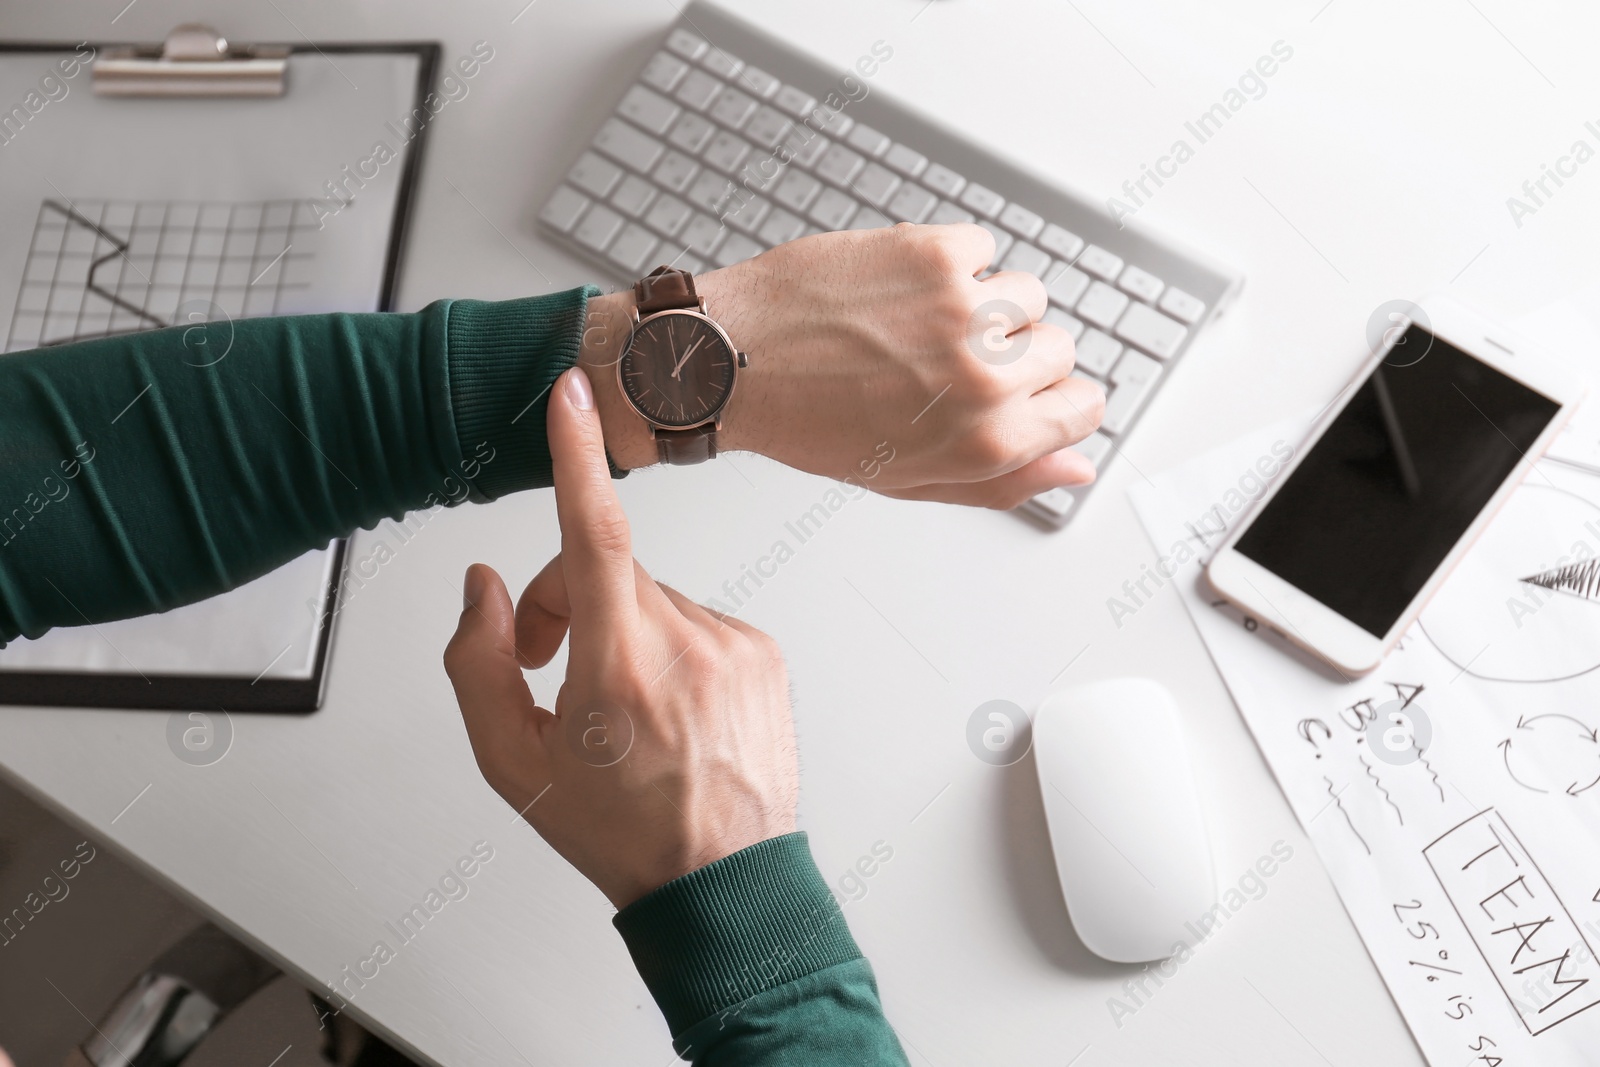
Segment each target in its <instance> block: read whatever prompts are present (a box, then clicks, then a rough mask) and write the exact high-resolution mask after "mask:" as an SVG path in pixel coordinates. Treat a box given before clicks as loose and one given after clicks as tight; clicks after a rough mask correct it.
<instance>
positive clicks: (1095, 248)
mask: <svg viewBox="0 0 1600 1067" xmlns="http://www.w3.org/2000/svg"><path fill="white" fill-rule="evenodd" d="M1077 265H1078V266H1079V267H1082V268H1083V269H1084V270H1086V271H1088V272H1089V273H1090V274H1093V275H1094V276H1095V277H1097V278H1104V279H1105V280H1106V281H1108V282H1109V281H1114V280H1115V279H1116V277H1117V275H1119V274H1121V273H1122V257H1121V256H1117V255H1113V254H1112V253H1110V252H1107V251H1106V250H1105V249H1103V248H1101V247H1100V246H1099V245H1090V246H1089V247H1088V248H1085V249H1084V250H1083V254H1082V255H1080V256H1079V257H1078V263H1077Z"/></svg>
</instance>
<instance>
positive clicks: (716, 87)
mask: <svg viewBox="0 0 1600 1067" xmlns="http://www.w3.org/2000/svg"><path fill="white" fill-rule="evenodd" d="M721 91H722V83H721V82H719V81H717V79H715V78H713V77H712V76H711V75H709V74H707V73H706V72H705V71H703V70H691V71H690V72H689V76H688V77H686V78H684V79H683V84H682V85H680V86H678V91H677V93H676V94H675V95H676V97H677V99H678V100H679V101H680V102H681V103H684V104H687V105H689V106H690V107H692V108H694V109H695V110H696V111H704V110H705V109H706V105H707V104H709V103H711V101H712V100H713V99H715V98H716V95H717V93H719V92H721Z"/></svg>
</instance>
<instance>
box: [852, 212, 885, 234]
mask: <svg viewBox="0 0 1600 1067" xmlns="http://www.w3.org/2000/svg"><path fill="white" fill-rule="evenodd" d="M893 225H894V222H893V220H891V219H890V218H889V217H888V216H886V215H884V214H882V213H880V212H878V211H876V210H874V209H872V208H870V207H863V208H861V210H859V211H857V212H856V217H855V218H853V219H851V220H850V228H851V229H852V230H876V229H880V228H882V227H884V226H893Z"/></svg>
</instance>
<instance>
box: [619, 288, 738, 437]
mask: <svg viewBox="0 0 1600 1067" xmlns="http://www.w3.org/2000/svg"><path fill="white" fill-rule="evenodd" d="M738 358H739V355H738V353H737V352H735V351H734V349H733V346H732V345H731V344H729V343H728V338H727V335H726V334H724V333H723V332H722V331H721V330H720V329H718V328H717V327H716V325H714V324H713V323H712V322H711V321H710V320H709V319H707V318H706V317H705V316H703V315H700V314H697V313H695V312H691V311H663V312H658V313H657V314H654V315H651V316H649V317H647V318H645V319H643V320H641V321H640V323H639V325H638V326H636V327H634V331H633V336H632V338H631V339H630V340H629V342H628V348H627V351H626V352H625V353H623V356H622V362H621V363H620V364H619V365H618V368H617V370H618V374H619V376H620V378H621V382H622V390H623V392H624V393H626V394H627V397H628V399H629V400H630V401H631V402H632V403H633V406H634V407H635V408H637V409H638V410H639V413H640V414H642V415H644V417H645V418H647V419H649V420H650V421H651V422H653V423H655V424H656V425H658V426H667V427H689V426H699V425H702V424H703V423H706V422H709V421H711V420H712V419H714V418H716V416H717V413H718V412H720V411H721V410H722V407H723V405H724V404H726V403H727V402H728V397H729V395H730V394H731V393H732V392H733V381H734V371H735V368H736V366H737V363H738Z"/></svg>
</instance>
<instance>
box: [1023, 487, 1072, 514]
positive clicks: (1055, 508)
mask: <svg viewBox="0 0 1600 1067" xmlns="http://www.w3.org/2000/svg"><path fill="white" fill-rule="evenodd" d="M1077 502H1078V498H1077V497H1075V496H1073V495H1072V494H1071V493H1069V492H1067V490H1065V489H1063V488H1061V487H1060V486H1057V487H1056V488H1054V489H1046V490H1045V491H1044V492H1042V493H1040V494H1039V495H1038V496H1036V497H1034V498H1032V499H1031V500H1030V501H1029V503H1030V504H1032V505H1033V506H1034V507H1036V508H1038V509H1039V510H1040V511H1042V512H1044V513H1045V515H1047V516H1048V517H1049V518H1050V519H1052V520H1053V521H1055V522H1064V521H1066V518H1067V514H1068V513H1069V512H1070V511H1071V510H1072V506H1073V505H1074V504H1076V503H1077Z"/></svg>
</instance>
